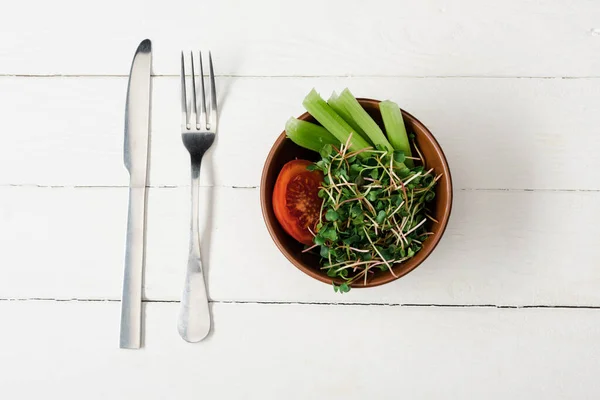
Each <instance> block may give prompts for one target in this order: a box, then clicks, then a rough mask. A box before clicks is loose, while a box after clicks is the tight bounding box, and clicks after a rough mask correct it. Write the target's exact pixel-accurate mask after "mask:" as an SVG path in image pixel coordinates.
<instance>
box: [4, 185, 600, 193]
mask: <svg viewBox="0 0 600 400" xmlns="http://www.w3.org/2000/svg"><path fill="white" fill-rule="evenodd" d="M200 186H201V187H203V188H210V187H215V188H226V189H245V190H249V189H250V190H252V189H258V188H259V187H260V186H258V185H251V186H241V185H213V186H203V185H200ZM6 187H11V188H39V189H123V188H128V187H129V186H127V185H41V184H35V183H23V184H20V183H4V184H0V188H6ZM146 187H147V188H149V189H178V188H189V187H190V185H148V186H146ZM456 190H458V191H461V192H550V193H552V192H573V193H578V192H581V193H598V192H600V189H560V188H551V189H544V188H536V189H532V188H460V189H456Z"/></svg>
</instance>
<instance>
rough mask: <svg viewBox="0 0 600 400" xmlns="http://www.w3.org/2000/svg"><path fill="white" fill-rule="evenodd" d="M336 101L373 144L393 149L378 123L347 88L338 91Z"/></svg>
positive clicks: (391, 150) (389, 149)
mask: <svg viewBox="0 0 600 400" xmlns="http://www.w3.org/2000/svg"><path fill="white" fill-rule="evenodd" d="M338 101H339V103H340V104H341V105H342V106H343V107H344V108H345V109H346V111H347V112H348V114H349V115H350V117H351V118H352V119H353V120H354V121H355V122H356V123H357V124H358V126H360V127H361V128H362V130H363V131H365V133H366V134H367V136H368V137H369V139H371V142H373V144H374V145H375V146H383V148H385V149H386V150H387V151H390V152H393V151H394V148H393V147H392V145H391V144H390V142H388V140H387V139H386V137H385V135H384V133H383V131H382V130H381V128H380V127H379V125H377V123H376V122H375V121H374V120H373V118H371V116H370V115H369V114H368V113H367V112H366V111H365V109H364V108H362V106H361V105H360V103H359V102H358V100H356V98H355V97H354V95H353V94H352V93H351V92H350V90H348V88H346V89H344V90H343V91H342V93H340V95H339V97H338Z"/></svg>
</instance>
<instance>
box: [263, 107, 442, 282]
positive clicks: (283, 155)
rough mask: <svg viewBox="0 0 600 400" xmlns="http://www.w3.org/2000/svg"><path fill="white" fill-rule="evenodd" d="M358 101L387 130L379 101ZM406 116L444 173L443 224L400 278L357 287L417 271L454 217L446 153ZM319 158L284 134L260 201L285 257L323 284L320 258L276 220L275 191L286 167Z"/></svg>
mask: <svg viewBox="0 0 600 400" xmlns="http://www.w3.org/2000/svg"><path fill="white" fill-rule="evenodd" d="M358 101H359V102H360V104H361V105H362V106H363V108H364V109H365V110H366V111H367V112H368V113H369V114H370V115H371V116H372V117H373V118H374V119H375V121H376V122H377V123H378V124H379V125H380V126H382V127H383V123H382V121H381V114H380V112H379V101H378V100H371V99H358ZM402 115H403V116H404V123H405V125H406V129H407V130H408V131H409V132H411V131H412V132H413V133H414V134H415V138H416V142H417V144H418V146H419V149H420V150H421V153H422V154H423V158H424V159H425V164H426V167H427V168H433V169H434V171H435V173H436V174H442V178H441V179H440V180H439V181H438V185H437V187H436V196H435V199H434V200H433V201H434V205H433V206H432V211H433V217H434V218H435V219H436V220H437V221H439V222H437V223H432V225H431V226H430V230H431V231H432V232H434V233H435V234H434V235H432V236H431V237H430V238H429V239H427V240H426V241H425V242H424V243H423V248H422V249H421V251H419V252H418V253H417V254H416V255H415V256H414V257H413V258H411V259H410V260H408V261H407V262H405V263H402V264H398V265H396V266H395V267H394V272H395V274H396V276H393V275H392V274H391V273H390V272H389V271H379V272H376V273H375V275H373V277H372V278H371V279H370V280H368V281H367V284H366V285H364V284H363V281H362V280H360V279H359V281H360V282H356V283H354V284H353V285H352V286H353V287H371V286H378V285H382V284H384V283H388V282H391V281H393V280H396V279H398V278H399V277H401V276H404V275H406V274H408V273H409V272H410V271H412V270H413V269H415V268H417V267H418V266H419V265H420V264H421V263H422V262H423V261H424V260H425V259H426V258H427V257H428V256H429V255H430V254H431V252H432V251H433V249H435V247H436V246H437V244H438V243H439V241H440V239H441V238H442V234H443V233H444V230H445V229H446V225H447V224H448V218H449V217H450V210H451V208H452V179H451V176H450V169H449V168H448V162H447V161H446V157H445V156H444V152H443V151H442V148H441V147H440V145H439V144H438V142H437V141H436V140H435V138H434V137H433V135H432V134H431V132H429V130H428V129H427V128H426V127H425V125H423V124H422V123H421V122H419V120H417V119H416V118H415V117H413V116H412V115H410V114H409V113H407V112H405V111H404V110H403V111H402ZM299 119H302V120H306V121H310V122H316V121H315V120H314V118H313V117H312V116H310V115H309V114H308V113H304V114H302V115H301V116H300V117H299ZM318 157H319V155H318V154H317V153H315V152H312V151H310V150H306V149H304V148H302V147H299V146H297V145H296V144H295V143H293V142H292V141H291V140H290V139H287V138H286V136H285V131H284V132H282V133H281V135H279V138H277V140H276V141H275V144H274V145H273V147H272V148H271V151H270V152H269V155H268V157H267V160H266V161H265V166H264V168H263V173H262V179H261V184H260V201H261V207H262V212H263V217H264V219H265V223H266V224H267V229H268V230H269V233H270V234H271V237H272V238H273V241H274V242H275V244H276V245H277V247H278V248H279V250H281V252H282V253H283V255H285V256H286V257H287V259H288V260H290V262H291V263H292V264H294V265H295V266H296V267H298V268H299V269H300V270H302V271H303V272H305V273H306V274H308V275H310V276H312V277H313V278H315V279H318V280H320V281H321V282H325V283H328V284H331V282H332V278H331V277H329V276H327V273H326V271H324V270H321V269H320V267H321V264H320V260H319V256H317V255H315V254H311V253H302V250H303V249H304V245H302V244H301V243H298V242H297V241H296V240H295V239H293V238H292V237H291V236H289V235H288V234H287V233H286V232H285V231H284V230H283V228H282V227H281V225H279V222H278V221H277V218H275V213H274V212H273V204H272V197H273V188H274V187H275V181H276V180H277V176H278V175H279V171H281V168H282V167H283V165H284V164H285V163H287V162H288V161H291V160H294V159H296V158H300V159H307V160H315V161H316V160H317V159H318ZM333 281H334V282H335V283H336V284H338V285H339V284H341V283H342V280H339V279H338V278H335V279H333Z"/></svg>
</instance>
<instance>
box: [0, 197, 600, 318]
mask: <svg viewBox="0 0 600 400" xmlns="http://www.w3.org/2000/svg"><path fill="white" fill-rule="evenodd" d="M188 196H189V189H188V188H170V189H169V188H162V189H155V188H152V189H150V193H149V204H148V224H147V229H148V233H147V235H148V237H147V268H146V275H145V284H146V289H145V296H146V298H149V299H153V300H170V301H171V300H172V301H176V300H178V299H179V296H180V291H181V288H182V282H183V274H184V270H185V265H186V264H185V263H186V259H187V258H186V257H187V243H188V236H187V235H188V226H189V219H188V218H189V198H188ZM599 201H600V193H598V192H526V191H520V192H516V191H514V192H513V191H511V192H507V191H457V192H456V196H455V204H454V209H453V213H452V218H451V222H450V225H449V227H448V230H447V232H446V234H445V236H444V238H443V240H442V241H441V243H440V245H439V246H438V248H437V249H436V250H435V252H434V253H433V254H432V256H431V257H430V258H429V259H428V260H427V261H426V262H425V263H424V264H423V265H422V266H420V267H419V268H417V269H416V270H415V271H414V272H412V273H411V274H409V275H408V276H406V277H404V278H402V279H400V280H398V281H396V282H394V283H391V284H388V285H384V286H381V287H378V288H373V289H366V290H360V289H357V290H353V291H352V292H350V294H348V295H343V296H342V295H339V294H336V293H334V292H333V290H332V288H331V287H330V286H328V285H325V284H323V283H320V282H317V281H315V280H313V279H312V278H309V277H308V276H306V275H304V274H303V273H302V272H300V271H299V270H297V269H296V268H295V267H293V266H292V265H291V264H290V263H289V262H288V261H287V260H286V259H285V258H284V257H283V256H282V255H281V254H280V253H279V251H278V250H277V249H276V247H275V245H274V244H273V243H272V241H271V238H270V237H269V235H268V233H267V231H266V229H265V227H264V222H263V219H262V216H261V212H260V207H259V194H258V190H257V189H232V188H220V187H219V188H203V191H202V199H201V209H202V217H201V220H202V221H203V226H202V237H203V247H202V250H203V256H204V260H205V265H206V268H207V274H208V280H209V294H210V297H211V298H212V299H214V300H219V301H229V300H239V301H284V302H356V303H385V304H454V305H461V304H493V305H510V306H524V305H594V306H600V294H599V292H598V284H599V283H600V271H599V270H598V268H597V263H595V262H594V260H597V259H599V258H600V248H599V247H598V246H596V240H597V238H598V237H599V236H600V227H599V226H598V225H597V224H593V223H590V221H596V220H598V219H600V211H599V209H598V206H597V205H598V202H599ZM126 207H127V189H126V188H30V187H4V188H0V227H1V228H0V248H2V249H3V250H2V252H0V265H2V266H3V268H0V297H1V298H39V297H42V298H59V299H70V298H84V299H113V300H117V299H119V298H120V289H121V282H122V269H123V259H124V244H125V223H126Z"/></svg>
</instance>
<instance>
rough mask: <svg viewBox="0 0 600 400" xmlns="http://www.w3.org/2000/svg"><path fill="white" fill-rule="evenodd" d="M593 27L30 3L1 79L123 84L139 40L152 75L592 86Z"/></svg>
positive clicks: (12, 15) (545, 5)
mask: <svg viewBox="0 0 600 400" xmlns="http://www.w3.org/2000/svg"><path fill="white" fill-rule="evenodd" d="M32 8H34V9H35V12H32V11H31V10H32ZM49 15H52V16H53V18H48V16H49ZM199 18H201V23H200V22H199ZM599 19H600V10H599V9H598V7H597V5H596V3H595V2H594V1H578V2H576V3H575V4H574V3H572V2H568V1H564V0H533V1H526V2H523V1H519V0H507V1H501V2H482V1H478V0H461V1H455V2H450V1H446V0H432V1H414V0H400V1H398V0H386V1H380V0H378V1H373V2H370V3H369V4H368V5H364V3H362V2H359V1H347V0H334V1H327V2H323V1H321V0H305V1H303V2H302V4H301V5H299V4H294V6H290V5H289V4H288V3H285V2H283V3H282V2H280V1H278V0H260V1H253V2H243V1H238V0H221V1H212V0H201V1H194V2H189V1H185V0H174V1H171V2H169V3H168V5H166V4H165V5H156V4H152V5H151V4H148V3H147V2H145V1H142V0H135V1H127V2H121V1H116V0H109V1H105V2H102V3H95V4H88V3H83V2H75V1H73V0H56V1H53V2H40V1H31V0H30V1H23V2H16V3H15V4H11V7H10V8H7V9H6V10H4V12H3V13H2V14H1V15H0V37H2V38H3V40H2V42H1V43H0V74H71V75H73V74H74V75H86V74H94V75H106V74H110V75H114V74H118V75H126V74H127V73H128V72H129V62H130V61H131V57H132V56H133V51H134V50H135V47H136V46H137V44H138V43H139V42H140V41H141V40H142V39H144V38H146V37H149V38H151V39H152V40H153V44H154V46H153V47H154V49H155V57H154V70H155V72H156V73H158V74H178V72H179V65H178V52H179V50H181V49H197V48H198V47H200V48H202V49H212V50H213V52H214V54H215V57H216V67H217V70H218V71H219V72H220V73H221V74H235V75H246V76H247V75H269V76H270V75H278V76H281V75H284V76H285V75H287V76H289V75H294V76H296V75H301V76H307V75H310V76H315V75H369V76H380V75H387V76H406V75H410V76H432V75H433V76H598V70H599V68H600V37H599V36H598V28H600V25H598V20H599Z"/></svg>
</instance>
